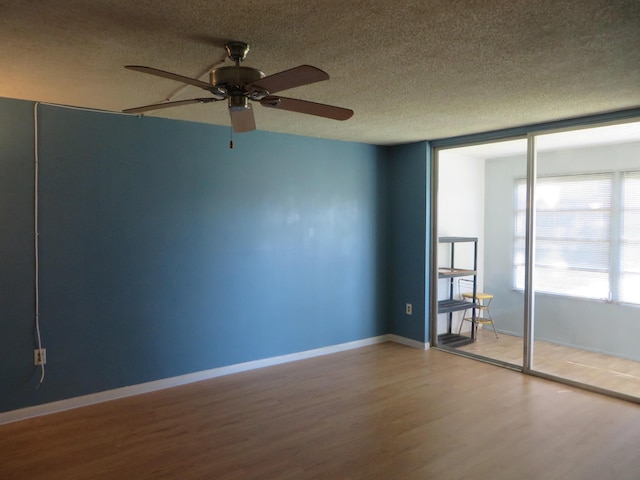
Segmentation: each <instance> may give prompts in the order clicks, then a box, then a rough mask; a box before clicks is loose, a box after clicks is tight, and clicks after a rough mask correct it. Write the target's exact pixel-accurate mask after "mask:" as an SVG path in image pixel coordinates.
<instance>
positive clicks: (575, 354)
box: [460, 329, 640, 478]
mask: <svg viewBox="0 0 640 480" xmlns="http://www.w3.org/2000/svg"><path fill="white" fill-rule="evenodd" d="M522 342H523V340H522V338H521V337H515V336H512V335H507V334H504V333H500V334H499V338H498V339H496V337H495V336H494V334H493V332H492V331H490V330H488V329H480V330H478V340H477V341H476V342H474V343H472V344H470V345H465V346H463V347H461V348H460V349H461V350H464V351H468V352H473V353H476V354H478V355H482V356H485V357H488V358H493V359H496V360H501V361H504V362H508V363H512V364H515V365H520V366H521V365H522V348H523V343H522ZM533 352H534V358H533V368H534V369H535V370H538V371H541V372H544V373H548V374H551V375H556V376H558V377H563V378H567V379H569V380H574V381H576V382H580V383H585V384H588V385H593V386H596V387H600V388H605V389H607V390H612V391H614V392H619V393H624V394H626V395H631V396H634V397H638V398H640V362H636V361H633V360H627V359H624V358H619V357H614V356H611V355H604V354H602V353H596V352H589V351H586V350H580V349H577V348H571V347H565V346H563V345H557V344H554V343H550V342H544V341H540V340H536V341H535V342H534V348H533ZM638 478H640V474H639V475H638Z"/></svg>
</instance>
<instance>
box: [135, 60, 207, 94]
mask: <svg viewBox="0 0 640 480" xmlns="http://www.w3.org/2000/svg"><path fill="white" fill-rule="evenodd" d="M124 68H127V69H129V70H135V71H136V72H142V73H148V74H149V75H155V76H156V77H162V78H168V79H170V80H175V81H177V82H182V83H187V84H189V85H193V86H194V87H200V88H204V89H205V90H208V91H210V92H213V93H215V87H214V86H213V85H211V84H210V83H207V82H203V81H202V80H198V79H196V78H191V77H185V76H183V75H178V74H177V73H171V72H165V71H164V70H158V69H157V68H153V67H144V66H142V65H125V67H124Z"/></svg>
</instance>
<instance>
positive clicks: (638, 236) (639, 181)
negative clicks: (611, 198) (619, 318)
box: [620, 172, 640, 303]
mask: <svg viewBox="0 0 640 480" xmlns="http://www.w3.org/2000/svg"><path fill="white" fill-rule="evenodd" d="M621 231H622V234H621V237H622V238H621V241H620V245H621V248H620V249H621V253H620V301H621V302H624V303H640V172H625V173H624V174H623V176H622V228H621Z"/></svg>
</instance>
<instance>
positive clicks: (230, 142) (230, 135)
mask: <svg viewBox="0 0 640 480" xmlns="http://www.w3.org/2000/svg"><path fill="white" fill-rule="evenodd" d="M229 148H230V149H232V148H233V128H230V129H229Z"/></svg>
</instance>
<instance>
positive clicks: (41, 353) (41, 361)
mask: <svg viewBox="0 0 640 480" xmlns="http://www.w3.org/2000/svg"><path fill="white" fill-rule="evenodd" d="M33 364H34V365H46V364H47V349H46V348H36V349H35V350H34V351H33Z"/></svg>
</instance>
